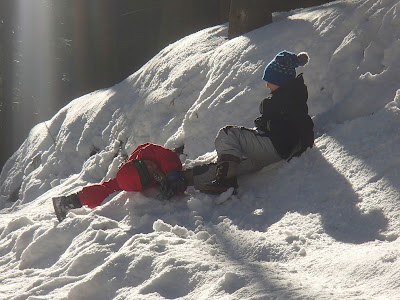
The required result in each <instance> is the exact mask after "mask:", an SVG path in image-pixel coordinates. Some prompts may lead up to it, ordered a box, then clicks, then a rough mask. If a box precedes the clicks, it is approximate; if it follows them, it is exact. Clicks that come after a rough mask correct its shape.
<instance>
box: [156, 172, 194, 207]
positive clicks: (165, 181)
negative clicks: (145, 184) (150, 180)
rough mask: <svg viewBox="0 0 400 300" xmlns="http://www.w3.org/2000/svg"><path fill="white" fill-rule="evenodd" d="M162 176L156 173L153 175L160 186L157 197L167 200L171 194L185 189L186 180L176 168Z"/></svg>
mask: <svg viewBox="0 0 400 300" xmlns="http://www.w3.org/2000/svg"><path fill="white" fill-rule="evenodd" d="M162 174H164V173H162ZM164 176H165V177H162V176H158V174H156V175H155V176H154V179H155V180H156V181H157V183H158V185H159V188H160V194H159V195H158V196H157V198H158V199H161V200H168V199H169V198H171V197H172V196H174V195H176V194H179V193H183V192H184V191H185V190H186V188H187V184H186V181H185V179H184V178H183V176H182V174H181V173H180V172H179V171H178V170H172V171H171V172H169V173H167V175H164ZM157 178H158V179H157Z"/></svg>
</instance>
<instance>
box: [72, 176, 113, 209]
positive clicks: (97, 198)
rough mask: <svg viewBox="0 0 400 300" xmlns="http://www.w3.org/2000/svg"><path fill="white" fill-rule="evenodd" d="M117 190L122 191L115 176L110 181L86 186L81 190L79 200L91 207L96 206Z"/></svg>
mask: <svg viewBox="0 0 400 300" xmlns="http://www.w3.org/2000/svg"><path fill="white" fill-rule="evenodd" d="M116 191H120V188H119V186H118V183H117V179H116V178H113V179H111V180H109V181H106V182H103V183H102V184H95V185H89V186H86V187H84V188H83V189H82V190H81V191H80V192H79V200H80V201H81V203H82V205H87V206H88V207H89V208H95V207H96V206H99V205H101V203H102V202H103V200H104V199H106V198H107V197H108V196H109V195H111V194H112V193H114V192H116Z"/></svg>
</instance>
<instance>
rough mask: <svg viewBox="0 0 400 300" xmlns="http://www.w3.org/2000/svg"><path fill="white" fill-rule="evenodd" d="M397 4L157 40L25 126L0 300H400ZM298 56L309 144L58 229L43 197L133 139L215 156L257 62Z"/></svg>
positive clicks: (251, 91) (96, 175) (108, 162)
mask: <svg viewBox="0 0 400 300" xmlns="http://www.w3.org/2000/svg"><path fill="white" fill-rule="evenodd" d="M399 25H400V2H399V1H398V0H380V1H372V0H367V1H361V0H356V1H346V0H343V1H335V2H332V3H329V4H326V5H322V6H317V7H312V8H308V9H299V10H295V11H291V12H289V13H275V14H274V22H273V23H272V24H270V25H268V26H265V27H262V28H259V29H257V30H254V31H252V32H250V33H248V34H246V35H244V36H240V37H237V38H235V39H232V40H227V39H226V36H227V25H221V26H216V27H212V28H209V29H205V30H202V31H199V32H197V33H194V34H192V35H189V36H187V37H185V38H183V39H182V40H180V41H178V42H176V43H174V44H171V45H169V46H168V47H166V48H165V49H163V50H162V51H161V52H160V53H158V54H157V55H156V56H155V57H154V58H153V59H152V60H150V61H149V62H148V63H147V64H146V65H144V66H143V67H142V68H141V69H140V70H139V71H137V72H136V73H134V74H132V75H131V76H130V77H128V78H127V79H126V80H124V81H123V82H121V83H119V84H117V85H115V86H113V87H110V88H108V89H103V90H99V91H94V92H93V93H90V94H88V95H85V96H82V97H80V98H78V99H75V100H74V101H72V102H71V103H70V104H68V105H67V106H65V107H64V108H63V109H61V110H60V111H59V112H58V113H57V114H56V115H55V116H54V117H53V118H52V119H51V120H48V121H47V122H44V123H41V124H38V125H37V126H35V127H34V128H33V129H32V130H31V132H30V135H29V136H28V138H27V139H26V140H25V142H24V143H23V144H22V145H21V147H20V148H19V150H18V151H17V152H15V153H14V155H13V156H12V157H11V158H10V159H9V160H8V162H7V163H6V165H5V166H4V168H3V170H2V172H1V174H0V209H1V210H0V213H1V222H0V257H1V259H0V271H1V272H0V274H1V275H0V282H1V284H0V298H1V299H13V300H16V299H74V300H75V299H177V298H180V299H361V298H362V299H396V298H398V295H399V294H400V287H399V284H398V282H399V280H400V278H399V274H400V259H399V257H400V251H399V250H398V249H399V246H400V244H399V243H400V242H399V241H400V239H399V238H398V236H399V234H400V221H399V220H400V218H399V216H400V208H399V205H398V200H399V199H400V172H399V165H400V155H399V151H400V150H399V149H400V138H399V137H400V127H399V126H398V125H399V124H400V106H399V103H400V82H399V80H398V78H399V76H398V74H399V73H400V51H399V49H400V31H399V30H398V28H399ZM283 49H287V50H290V51H294V52H300V51H307V52H308V53H309V55H310V62H309V63H308V64H307V65H306V66H305V67H302V68H299V70H298V71H299V72H304V78H305V81H306V84H307V85H308V88H309V108H310V113H311V115H312V116H313V120H314V122H315V129H316V133H317V137H318V138H317V139H316V142H315V147H314V148H312V149H309V150H307V151H306V152H305V153H304V154H303V155H302V156H301V157H299V158H294V159H292V160H291V161H290V162H280V163H277V164H274V165H271V166H269V167H267V168H264V169H262V170H261V171H259V172H257V173H254V174H251V175H249V176H245V177H240V178H239V190H238V193H237V194H236V195H232V193H231V191H230V192H228V193H226V194H223V195H220V196H210V195H205V194H202V193H200V192H198V191H196V190H194V189H193V188H189V189H188V190H187V192H186V194H185V195H183V196H182V197H175V198H173V199H172V200H171V201H168V202H161V201H158V200H157V199H156V198H155V197H154V196H155V195H156V194H157V192H156V191H155V190H149V191H146V192H145V193H134V192H120V193H115V194H113V195H111V196H110V197H108V198H107V199H106V200H105V201H104V202H103V205H102V206H100V207H97V208H96V209H93V210H90V209H88V208H85V207H84V208H81V209H77V210H73V211H71V212H70V213H69V214H68V216H67V218H66V219H65V220H64V221H63V222H62V223H60V224H59V223H58V222H57V220H56V218H55V215H54V212H53V208H52V205H51V198H52V197H54V196H58V195H60V194H69V193H72V192H74V191H77V190H79V189H80V188H81V187H82V186H84V185H87V184H92V183H98V182H101V181H103V180H107V179H109V178H112V177H113V176H114V175H115V173H116V171H117V170H118V167H119V165H120V164H121V162H123V160H124V158H125V157H126V155H129V154H130V153H131V152H132V151H133V150H134V149H135V148H136V146H138V145H139V144H142V143H145V142H153V143H158V144H163V145H166V146H168V147H170V148H173V147H177V146H181V145H183V144H184V145H185V150H184V153H185V154H184V155H182V156H181V159H182V161H183V163H184V166H185V167H192V166H193V165H197V164H203V163H206V162H209V161H212V160H213V159H215V155H216V154H215V151H214V144H213V142H214V138H215V135H216V133H217V131H218V129H219V128H220V127H222V126H224V125H227V124H231V125H243V126H249V127H252V126H253V119H254V118H256V117H257V116H258V105H259V102H260V100H261V99H263V98H264V97H265V96H266V88H265V83H264V82H263V81H262V80H261V76H262V72H263V69H264V67H265V65H266V64H267V63H268V62H269V61H270V60H271V59H272V58H273V57H274V56H275V54H276V53H277V52H279V51H281V50H283Z"/></svg>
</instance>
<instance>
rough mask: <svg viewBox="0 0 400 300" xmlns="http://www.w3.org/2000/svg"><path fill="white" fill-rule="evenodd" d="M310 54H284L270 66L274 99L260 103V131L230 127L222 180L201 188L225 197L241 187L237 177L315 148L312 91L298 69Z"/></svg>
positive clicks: (220, 138)
mask: <svg viewBox="0 0 400 300" xmlns="http://www.w3.org/2000/svg"><path fill="white" fill-rule="evenodd" d="M308 59H309V57H308V54H307V53H305V52H303V53H300V54H298V55H296V54H294V53H292V52H289V51H282V52H280V53H278V54H277V55H276V56H275V58H274V59H273V60H272V61H271V62H270V63H269V64H268V65H267V67H266V68H265V71H264V76H263V78H262V79H263V80H265V81H266V82H267V88H269V89H270V91H271V97H268V98H265V99H264V100H262V102H261V104H260V113H261V116H260V117H258V118H257V119H256V120H255V121H254V124H255V126H256V128H255V129H254V128H246V127H239V126H225V127H224V128H222V129H220V130H219V132H218V135H217V137H216V139H215V149H216V150H217V154H218V161H217V167H216V173H215V177H216V179H215V180H214V181H213V182H212V183H211V184H206V185H204V186H203V187H200V188H199V189H200V190H201V191H203V192H214V193H222V192H224V191H226V190H227V189H228V188H230V187H234V188H235V189H236V188H237V186H238V185H237V179H236V177H237V175H239V174H240V173H242V174H243V172H240V170H247V172H251V171H256V170H259V169H261V168H263V167H265V166H267V165H269V164H272V163H274V162H277V161H279V160H282V159H286V160H289V159H290V158H291V157H293V156H298V155H300V154H301V153H303V152H304V151H305V150H306V149H307V148H308V147H312V145H313V144H314V131H313V127H314V124H313V121H312V120H311V118H310V116H309V115H308V106H307V99H308V92H307V86H306V85H305V84H304V80H303V75H302V74H300V75H298V76H297V77H296V68H297V67H299V66H304V65H305V64H307V62H308Z"/></svg>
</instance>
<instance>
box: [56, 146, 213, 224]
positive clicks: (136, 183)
mask: <svg viewBox="0 0 400 300" xmlns="http://www.w3.org/2000/svg"><path fill="white" fill-rule="evenodd" d="M182 148H183V147H182ZM178 152H179V151H176V150H175V151H174V150H171V149H168V148H166V147H163V146H160V145H156V144H151V143H146V144H143V145H140V146H138V147H137V148H136V149H135V151H133V153H132V154H131V156H130V157H129V158H128V160H127V161H126V163H124V164H123V165H122V166H121V167H120V169H119V170H118V172H117V175H116V176H115V177H114V178H112V179H110V180H109V181H106V182H103V183H101V184H95V185H89V186H86V187H84V188H82V190H80V191H79V192H78V193H75V194H72V195H68V196H61V197H55V198H53V206H54V210H55V212H56V215H57V219H58V220H59V221H60V222H61V221H62V220H64V219H65V217H66V215H67V213H68V211H70V210H71V209H74V208H80V207H82V206H83V205H87V206H88V207H89V208H94V207H96V206H99V205H101V203H102V202H103V200H104V199H105V198H107V197H108V196H109V195H111V194H112V193H114V192H117V191H122V190H123V191H136V192H139V191H143V190H144V189H147V188H149V187H154V186H158V188H159V189H160V194H159V195H158V198H159V199H161V200H166V199H169V198H171V197H172V196H174V195H179V194H182V193H183V192H184V191H185V190H186V188H187V186H189V185H193V186H194V187H195V188H196V189H199V187H200V186H203V185H204V184H205V183H206V182H211V181H212V180H213V179H214V175H215V168H216V165H215V164H209V165H203V166H195V167H194V168H193V169H189V170H185V171H183V170H182V163H181V161H180V159H179V155H178Z"/></svg>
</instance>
